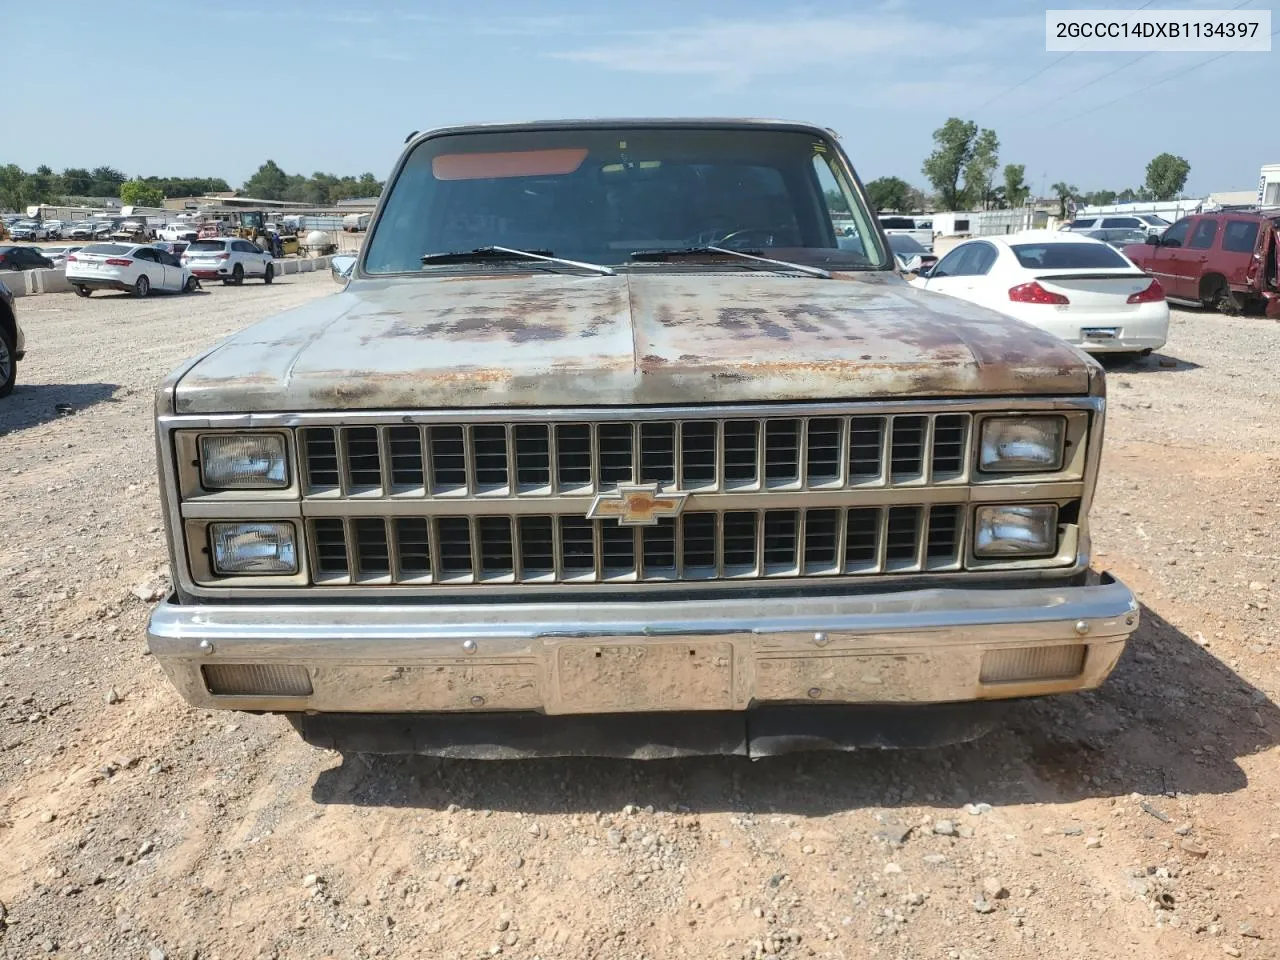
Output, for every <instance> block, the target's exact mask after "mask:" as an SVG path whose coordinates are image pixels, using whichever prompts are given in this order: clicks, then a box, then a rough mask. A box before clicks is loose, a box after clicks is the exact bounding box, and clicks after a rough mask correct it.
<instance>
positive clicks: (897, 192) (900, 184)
mask: <svg viewBox="0 0 1280 960" xmlns="http://www.w3.org/2000/svg"><path fill="white" fill-rule="evenodd" d="M867 196H868V197H870V198H871V203H872V205H873V206H874V207H875V208H876V211H877V212H879V211H881V210H895V211H897V212H898V213H908V212H910V211H911V210H912V209H913V207H912V204H911V184H909V183H907V181H905V180H903V179H902V178H901V177H877V178H876V179H875V180H872V181H871V182H870V183H868V184H867Z"/></svg>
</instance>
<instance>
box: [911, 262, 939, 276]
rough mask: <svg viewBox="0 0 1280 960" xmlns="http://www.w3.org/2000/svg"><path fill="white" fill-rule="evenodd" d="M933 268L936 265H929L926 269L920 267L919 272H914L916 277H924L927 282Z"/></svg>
mask: <svg viewBox="0 0 1280 960" xmlns="http://www.w3.org/2000/svg"><path fill="white" fill-rule="evenodd" d="M935 266H937V264H931V265H929V266H927V267H921V268H920V269H919V270H917V271H916V276H917V277H924V278H925V279H926V280H927V279H928V278H929V277H931V276H932V275H933V268H934V267H935Z"/></svg>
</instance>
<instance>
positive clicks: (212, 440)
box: [196, 430, 291, 493]
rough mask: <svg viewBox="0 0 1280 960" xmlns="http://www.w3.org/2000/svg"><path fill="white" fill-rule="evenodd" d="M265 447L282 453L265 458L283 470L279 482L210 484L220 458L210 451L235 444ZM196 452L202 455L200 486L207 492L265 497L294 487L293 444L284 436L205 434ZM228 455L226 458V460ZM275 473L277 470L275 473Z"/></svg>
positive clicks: (266, 432)
mask: <svg viewBox="0 0 1280 960" xmlns="http://www.w3.org/2000/svg"><path fill="white" fill-rule="evenodd" d="M236 442H240V443H261V444H264V445H265V444H274V445H275V446H276V447H277V448H278V451H271V452H269V453H266V454H265V457H266V459H267V461H268V463H270V464H272V467H273V468H274V465H275V464H276V463H278V464H279V466H280V471H279V479H278V480H272V482H268V478H267V477H266V476H264V477H263V478H262V479H261V480H258V481H254V480H249V481H247V482H244V481H241V482H237V481H236V480H235V479H234V478H232V479H231V480H228V481H224V482H222V483H213V482H210V475H211V473H212V470H211V467H212V466H213V465H214V462H215V458H216V454H215V452H213V451H211V450H210V448H211V447H214V446H215V445H218V444H232V443H236ZM196 450H197V451H198V455H197V459H198V460H199V461H200V485H201V487H203V488H204V489H205V490H210V491H217V492H225V491H228V490H237V491H243V492H252V493H262V492H264V491H273V490H287V489H288V488H289V485H290V483H291V478H290V476H289V472H290V471H289V441H288V439H287V438H286V437H285V435H284V434H281V433H277V432H275V431H274V430H244V431H237V432H227V433H203V434H200V435H199V436H197V437H196ZM225 456H226V454H225V453H224V454H223V457H225ZM271 472H272V473H274V472H275V471H274V469H272V471H271Z"/></svg>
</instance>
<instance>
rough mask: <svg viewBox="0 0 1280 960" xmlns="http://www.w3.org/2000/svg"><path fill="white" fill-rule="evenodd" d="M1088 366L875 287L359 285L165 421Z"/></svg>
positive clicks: (1007, 331) (264, 332) (216, 362)
mask: <svg viewBox="0 0 1280 960" xmlns="http://www.w3.org/2000/svg"><path fill="white" fill-rule="evenodd" d="M1088 364H1089V361H1088V360H1087V359H1086V358H1085V357H1084V356H1083V355H1082V354H1080V353H1079V352H1078V351H1076V350H1075V349H1074V348H1073V347H1070V346H1068V345H1067V344H1065V343H1063V342H1062V341H1060V340H1058V339H1056V338H1055V337H1053V336H1050V335H1049V334H1047V333H1044V332H1042V331H1040V330H1037V329H1035V328H1033V327H1030V326H1027V325H1025V324H1022V323H1019V322H1018V321H1016V320H1013V319H1010V318H1008V317H1005V316H1003V315H1001V314H997V313H994V312H992V311H988V310H984V309H982V308H980V307H976V306H973V305H971V304H966V303H963V302H961V301H959V300H955V299H952V298H949V297H942V296H939V295H937V294H931V293H928V292H927V291H920V290H915V289H913V288H911V287H909V286H907V285H906V284H905V283H903V282H902V281H901V280H899V279H898V278H897V277H896V276H893V275H891V274H870V273H868V274H844V275H841V276H840V277H839V278H838V279H837V280H819V279H812V278H807V277H805V278H801V277H795V276H781V275H776V274H765V273H743V272H733V273H723V274H710V273H705V272H704V273H696V272H643V273H642V272H635V273H631V274H619V275H618V276H614V277H602V276H570V275H565V274H545V273H538V274H521V275H514V276H503V277H501V278H495V277H493V276H485V277H476V278H466V279H459V278H457V277H447V278H435V277H423V278H413V279H411V280H395V281H362V282H356V283H353V284H352V285H350V286H349V287H348V288H347V289H346V290H345V291H343V292H341V293H338V294H335V295H334V296H332V297H327V298H325V299H323V300H320V301H317V302H314V303H311V304H308V305H305V306H303V307H300V308H297V309H295V310H291V311H288V312H287V313H283V314H280V315H278V316H276V317H272V318H271V319H269V320H265V321H263V322H262V323H259V324H257V325H256V326H253V327H250V328H248V329H247V330H245V331H243V332H242V333H240V334H238V335H237V336H234V337H232V338H230V339H229V340H228V341H226V342H225V343H224V344H223V345H222V346H221V347H220V348H219V349H217V350H215V351H214V352H213V353H211V354H210V355H209V356H208V357H206V358H205V359H204V360H202V361H200V362H199V363H198V364H196V366H195V367H193V368H192V370H191V371H190V372H189V373H188V374H187V375H186V376H185V377H183V378H182V380H181V381H180V382H179V384H178V387H177V395H176V398H175V400H176V403H175V407H176V409H177V411H178V412H179V413H231V412H241V411H252V412H257V411H303V410H334V409H388V408H399V409H425V408H448V407H500V406H576V405H628V404H636V405H639V404H649V405H654V404H665V403H681V404H683V403H734V402H751V401H771V400H857V399H865V398H888V397H895V398H896V397H956V396H1011V395H1033V394H1083V393H1087V392H1088V389H1089V384H1088V379H1089V377H1088Z"/></svg>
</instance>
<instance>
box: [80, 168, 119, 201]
mask: <svg viewBox="0 0 1280 960" xmlns="http://www.w3.org/2000/svg"><path fill="white" fill-rule="evenodd" d="M91 176H92V177H93V181H92V182H91V183H90V184H89V188H90V189H89V196H91V197H118V196H120V184H122V183H124V182H125V181H126V180H128V179H129V178H128V177H126V176H125V175H124V174H123V173H121V172H120V171H119V170H117V169H116V168H115V167H94V168H93V173H92V174H91Z"/></svg>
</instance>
